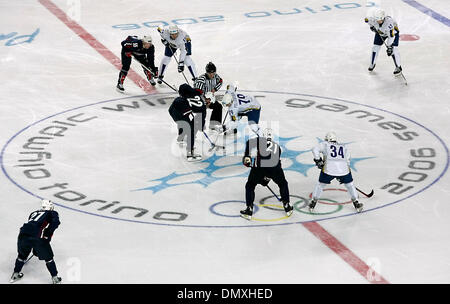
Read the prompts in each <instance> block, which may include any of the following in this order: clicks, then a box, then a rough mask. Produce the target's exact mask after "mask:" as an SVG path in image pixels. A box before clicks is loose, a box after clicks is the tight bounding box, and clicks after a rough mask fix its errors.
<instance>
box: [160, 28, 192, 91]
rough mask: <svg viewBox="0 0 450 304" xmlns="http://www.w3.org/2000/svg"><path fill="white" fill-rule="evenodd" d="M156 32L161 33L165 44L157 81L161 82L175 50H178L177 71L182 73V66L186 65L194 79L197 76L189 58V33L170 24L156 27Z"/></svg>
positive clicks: (190, 53) (190, 49) (190, 52)
mask: <svg viewBox="0 0 450 304" xmlns="http://www.w3.org/2000/svg"><path fill="white" fill-rule="evenodd" d="M158 32H159V34H160V35H161V42H162V43H163V44H164V45H165V46H166V47H165V49H164V57H163V59H162V60H161V64H160V67H159V79H158V83H159V84H161V83H162V79H163V78H164V73H165V72H166V69H167V66H168V65H169V63H170V60H171V59H172V56H173V55H174V54H175V52H176V51H177V50H180V55H179V58H178V72H179V73H183V71H184V66H185V65H186V66H187V67H188V70H189V72H190V73H191V75H192V80H195V79H196V78H197V70H196V69H195V64H194V61H193V60H192V58H191V55H192V44H191V38H190V37H189V35H188V34H187V33H186V32H185V31H183V30H182V29H180V28H178V26H176V25H171V26H169V27H168V28H160V27H158Z"/></svg>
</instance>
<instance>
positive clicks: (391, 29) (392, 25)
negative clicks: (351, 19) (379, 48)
mask: <svg viewBox="0 0 450 304" xmlns="http://www.w3.org/2000/svg"><path fill="white" fill-rule="evenodd" d="M364 21H365V22H366V23H368V24H369V26H370V27H373V28H374V29H375V30H376V31H377V33H378V35H380V36H381V38H387V40H386V44H387V45H392V43H393V42H394V38H395V35H396V34H397V33H399V32H400V30H399V29H398V25H397V22H396V21H395V20H394V19H393V18H392V17H391V16H386V17H385V18H384V22H383V23H382V24H381V25H380V24H378V22H377V21H376V20H375V18H372V17H368V18H366V19H365V20H364Z"/></svg>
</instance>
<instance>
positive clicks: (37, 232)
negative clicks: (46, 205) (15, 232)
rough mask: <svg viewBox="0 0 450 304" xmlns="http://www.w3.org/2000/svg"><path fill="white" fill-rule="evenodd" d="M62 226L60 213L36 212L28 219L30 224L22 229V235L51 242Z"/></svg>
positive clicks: (26, 224) (24, 225)
mask: <svg viewBox="0 0 450 304" xmlns="http://www.w3.org/2000/svg"><path fill="white" fill-rule="evenodd" d="M59 224H60V221H59V215H58V212H56V211H54V210H36V211H34V212H32V213H31V214H30V216H29V217H28V222H27V223H25V224H23V226H22V227H21V228H20V233H22V234H26V235H30V236H34V237H37V238H44V239H48V240H50V239H51V238H52V235H53V232H54V231H55V230H56V228H58V226H59Z"/></svg>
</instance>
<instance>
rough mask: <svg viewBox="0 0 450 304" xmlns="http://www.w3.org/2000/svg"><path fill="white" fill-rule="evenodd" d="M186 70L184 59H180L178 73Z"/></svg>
mask: <svg viewBox="0 0 450 304" xmlns="http://www.w3.org/2000/svg"><path fill="white" fill-rule="evenodd" d="M183 71H184V61H180V63H179V64H178V73H182V72H183Z"/></svg>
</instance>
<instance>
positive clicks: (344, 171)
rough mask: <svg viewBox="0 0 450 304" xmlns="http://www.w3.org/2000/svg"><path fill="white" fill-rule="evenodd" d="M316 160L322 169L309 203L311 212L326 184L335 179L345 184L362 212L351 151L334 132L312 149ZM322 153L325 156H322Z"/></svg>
mask: <svg viewBox="0 0 450 304" xmlns="http://www.w3.org/2000/svg"><path fill="white" fill-rule="evenodd" d="M312 153H313V155H314V162H315V163H316V166H317V167H318V168H319V169H321V170H322V171H321V172H320V176H319V181H318V183H317V184H316V186H315V188H314V191H313V193H312V199H311V202H310V203H309V210H310V212H313V211H314V208H315V207H316V204H317V200H318V199H319V198H320V195H321V194H322V191H323V189H324V187H325V185H327V184H330V182H331V181H332V180H333V179H335V178H336V179H337V180H338V181H339V182H340V183H341V184H344V185H345V187H346V188H347V191H348V192H349V194H350V196H351V199H352V202H353V206H354V207H355V209H356V211H358V212H361V211H362V209H363V204H361V203H359V202H358V192H357V190H356V188H355V186H354V185H353V177H352V173H351V171H350V167H349V163H350V152H349V150H348V149H347V147H346V146H345V145H344V144H340V143H338V142H337V137H336V134H335V133H334V132H328V133H327V134H326V135H325V141H323V142H321V143H320V144H318V145H317V146H315V147H314V148H313V149H312ZM321 154H322V156H323V158H322V157H321Z"/></svg>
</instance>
